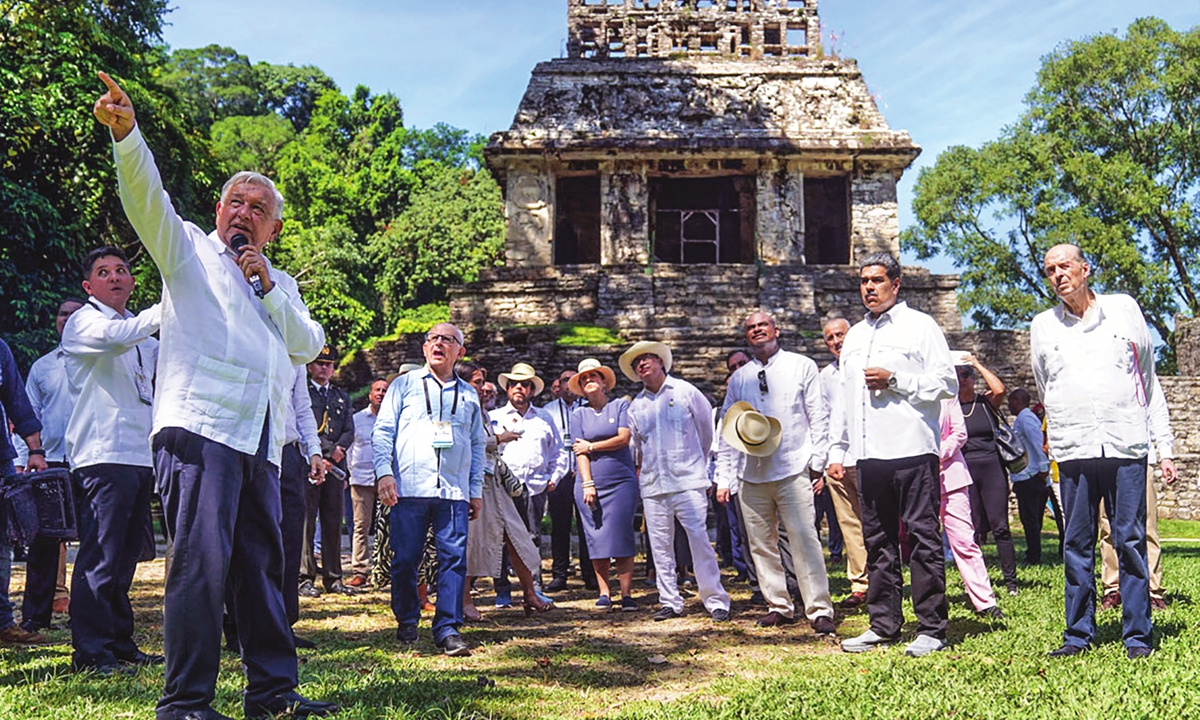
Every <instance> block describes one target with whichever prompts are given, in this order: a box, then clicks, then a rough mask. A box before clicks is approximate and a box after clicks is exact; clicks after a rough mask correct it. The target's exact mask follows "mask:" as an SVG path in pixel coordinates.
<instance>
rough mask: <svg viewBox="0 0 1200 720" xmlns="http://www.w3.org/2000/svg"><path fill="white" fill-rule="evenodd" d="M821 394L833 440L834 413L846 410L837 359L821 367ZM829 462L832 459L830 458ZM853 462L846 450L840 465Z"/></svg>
mask: <svg viewBox="0 0 1200 720" xmlns="http://www.w3.org/2000/svg"><path fill="white" fill-rule="evenodd" d="M821 395H822V396H823V397H824V398H825V407H826V408H827V409H828V410H829V427H830V433H831V434H830V440H831V441H833V440H836V439H837V438H836V437H833V435H832V429H833V428H835V427H839V426H838V425H836V424H835V422H834V417H833V416H834V413H844V412H845V411H846V410H845V407H846V402H845V397H846V389H845V386H844V384H843V379H842V366H841V364H840V363H839V362H838V361H837V360H834V361H833V362H831V363H829V364H828V365H826V366H825V367H823V368H821ZM831 452H832V451H831ZM830 462H833V460H832V459H830ZM854 463H855V460H854V455H853V454H851V453H850V452H849V451H847V452H846V453H845V455H844V456H843V457H842V465H845V466H846V467H850V466H851V465H854Z"/></svg>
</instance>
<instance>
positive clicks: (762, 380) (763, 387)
mask: <svg viewBox="0 0 1200 720" xmlns="http://www.w3.org/2000/svg"><path fill="white" fill-rule="evenodd" d="M768 390H770V388H768V387H767V369H766V368H763V369H762V370H759V371H758V391H759V392H760V393H763V394H764V395H765V394H766V393H767V391H768Z"/></svg>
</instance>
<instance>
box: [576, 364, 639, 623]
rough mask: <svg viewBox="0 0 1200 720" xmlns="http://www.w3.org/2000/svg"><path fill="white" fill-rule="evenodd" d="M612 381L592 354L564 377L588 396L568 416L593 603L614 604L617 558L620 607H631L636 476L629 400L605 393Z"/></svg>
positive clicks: (578, 392) (610, 373)
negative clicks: (596, 590) (592, 573)
mask: <svg viewBox="0 0 1200 720" xmlns="http://www.w3.org/2000/svg"><path fill="white" fill-rule="evenodd" d="M616 384H617V377H616V374H615V373H613V371H612V370H611V369H610V368H607V367H605V366H604V365H601V364H600V361H598V360H594V359H591V358H589V359H587V360H584V361H583V362H581V363H579V373H578V374H577V375H575V376H574V377H572V378H571V380H570V382H569V383H568V386H569V387H570V388H571V392H573V393H575V394H576V395H579V396H582V397H583V398H584V399H585V400H586V401H587V404H586V405H583V406H580V407H577V408H575V409H574V410H573V411H572V412H571V419H570V423H571V437H573V438H576V440H575V444H574V446H573V449H574V451H575V455H576V458H577V459H578V474H579V479H580V480H581V482H580V483H579V484H577V485H576V486H575V505H576V506H578V508H579V514H580V516H581V518H582V520H583V533H584V537H585V539H586V542H587V547H588V552H589V553H590V554H591V556H592V567H594V568H595V570H596V582H597V583H599V585H600V598H599V599H598V600H596V607H598V608H611V607H612V606H613V603H612V599H611V591H610V590H609V583H608V572H609V568H610V566H611V564H612V559H613V558H616V566H617V580H618V582H619V583H620V588H621V603H620V608H621V610H623V611H633V610H637V609H638V606H637V602H636V601H634V599H633V597H632V592H633V555H634V526H633V515H634V512H635V511H636V509H637V502H638V481H637V474H636V472H635V470H634V465H633V455H632V454H631V453H630V451H629V439H630V436H631V432H630V430H629V421H628V413H629V402H628V401H627V400H622V399H617V400H609V399H608V392H609V391H611V390H612V389H613V387H615V386H616Z"/></svg>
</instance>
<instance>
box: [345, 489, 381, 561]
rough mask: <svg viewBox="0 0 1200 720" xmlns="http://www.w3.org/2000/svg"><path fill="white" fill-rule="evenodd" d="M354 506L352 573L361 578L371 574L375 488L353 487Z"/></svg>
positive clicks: (351, 546) (351, 550) (351, 548)
mask: <svg viewBox="0 0 1200 720" xmlns="http://www.w3.org/2000/svg"><path fill="white" fill-rule="evenodd" d="M350 502H351V503H353V506H354V536H353V537H352V538H351V545H350V572H352V573H353V574H355V575H358V576H359V577H363V578H366V577H369V576H370V574H371V538H370V532H371V515H372V514H373V513H374V512H375V486H374V485H351V486H350Z"/></svg>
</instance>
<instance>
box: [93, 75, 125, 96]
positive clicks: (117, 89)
mask: <svg viewBox="0 0 1200 720" xmlns="http://www.w3.org/2000/svg"><path fill="white" fill-rule="evenodd" d="M96 74H97V75H99V76H100V81H101V82H103V83H104V84H105V86H107V87H108V89H109V91H110V92H113V93H121V92H123V91H122V90H121V86H120V85H118V84H117V83H116V81H114V80H113V79H112V78H111V77H109V75H108V73H106V72H104V71H103V70H101V71H99V72H97V73H96Z"/></svg>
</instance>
